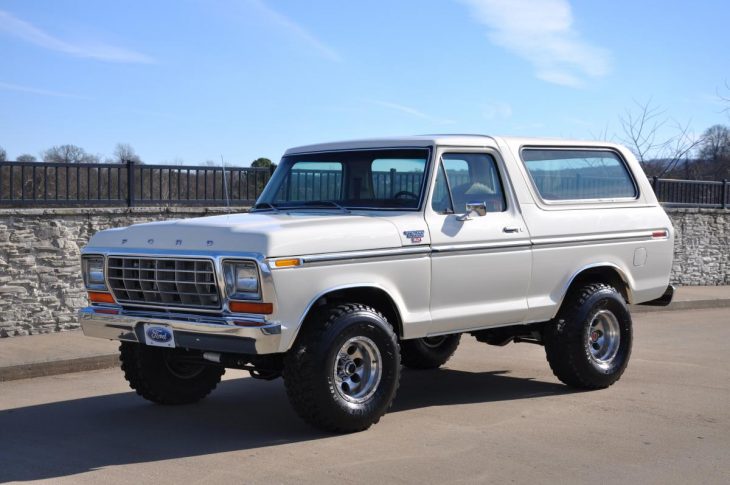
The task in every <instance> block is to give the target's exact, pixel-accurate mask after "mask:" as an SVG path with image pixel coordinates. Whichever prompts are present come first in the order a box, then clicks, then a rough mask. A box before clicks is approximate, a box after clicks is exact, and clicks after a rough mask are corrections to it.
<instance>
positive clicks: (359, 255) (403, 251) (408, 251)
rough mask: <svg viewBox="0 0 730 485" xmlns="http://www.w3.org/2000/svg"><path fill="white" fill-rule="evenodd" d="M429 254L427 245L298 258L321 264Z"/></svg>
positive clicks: (311, 255)
mask: <svg viewBox="0 0 730 485" xmlns="http://www.w3.org/2000/svg"><path fill="white" fill-rule="evenodd" d="M430 252H431V247H430V246H428V245H422V246H405V247H400V248H393V249H369V250H365V251H347V252H343V253H329V254H310V255H306V256H299V258H300V259H301V260H302V263H303V264H307V263H321V262H329V261H344V260H349V259H366V258H384V257H392V256H408V255H412V254H426V253H430Z"/></svg>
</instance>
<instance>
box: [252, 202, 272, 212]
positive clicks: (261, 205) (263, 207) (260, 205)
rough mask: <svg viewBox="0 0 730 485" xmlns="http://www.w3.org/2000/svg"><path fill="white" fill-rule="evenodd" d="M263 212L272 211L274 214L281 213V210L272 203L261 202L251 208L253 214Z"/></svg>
mask: <svg viewBox="0 0 730 485" xmlns="http://www.w3.org/2000/svg"><path fill="white" fill-rule="evenodd" d="M267 207H268V209H267ZM261 210H270V211H273V212H279V209H278V208H277V207H276V206H275V205H274V204H272V203H271V202H259V203H258V204H254V206H253V207H252V208H251V212H258V211H261Z"/></svg>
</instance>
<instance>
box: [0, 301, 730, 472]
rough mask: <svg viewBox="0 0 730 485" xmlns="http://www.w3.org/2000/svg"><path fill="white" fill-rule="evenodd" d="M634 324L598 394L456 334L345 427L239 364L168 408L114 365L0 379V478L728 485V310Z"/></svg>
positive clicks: (533, 350)
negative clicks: (628, 345)
mask: <svg viewBox="0 0 730 485" xmlns="http://www.w3.org/2000/svg"><path fill="white" fill-rule="evenodd" d="M634 324H635V343H634V352H633V355H632V357H631V362H630V364H629V367H628V369H627V371H626V373H625V374H624V376H623V378H622V379H621V380H620V381H619V382H618V383H616V384H615V385H614V386H612V387H611V388H609V389H606V390H601V391H593V392H575V391H573V390H571V389H569V388H567V387H565V386H563V385H562V384H560V383H559V382H558V381H557V380H556V379H555V378H554V377H553V376H552V374H551V373H550V369H549V367H548V365H547V362H546V361H545V356H544V351H543V349H542V347H539V346H536V345H531V344H518V345H508V346H506V347H490V346H487V345H485V344H480V343H478V342H476V341H475V340H474V339H473V338H471V337H464V338H463V341H462V345H461V347H460V348H459V350H458V351H457V353H456V355H455V356H454V358H453V359H452V360H451V361H449V362H448V363H447V365H446V366H445V368H443V369H441V370H436V371H418V372H417V371H408V370H405V371H404V372H403V376H402V381H401V388H400V390H399V392H398V396H397V398H396V401H395V403H394V405H393V409H392V410H391V412H390V413H388V414H387V415H386V416H385V417H384V418H383V419H382V420H381V422H380V423H379V424H377V425H375V426H373V427H372V428H371V429H370V430H368V431H365V432H362V433H356V434H351V435H344V436H338V435H331V434H326V433H322V432H319V431H317V430H315V429H312V428H311V427H309V426H308V425H306V424H304V423H303V422H301V421H300V420H299V419H298V418H297V417H296V415H295V414H294V413H293V411H292V410H291V408H290V407H289V404H288V402H287V400H286V395H285V392H284V387H283V383H282V381H281V380H277V381H273V382H264V381H258V380H254V379H252V378H249V377H246V374H245V373H242V372H238V371H229V372H228V373H227V374H226V378H225V380H224V382H222V383H221V385H220V387H219V389H217V390H216V391H214V392H213V394H211V395H210V396H209V397H208V398H207V399H206V400H204V401H202V402H200V403H198V404H194V405H189V406H178V407H164V406H158V405H154V404H150V403H148V402H146V401H144V400H142V399H141V398H140V397H138V396H137V395H136V394H135V393H134V392H132V391H131V390H130V389H129V388H128V387H127V385H126V382H125V381H124V380H123V378H122V375H121V372H120V371H119V370H118V369H104V370H96V371H89V372H79V373H71V374H61V375H56V376H50V377H39V378H35V379H22V380H14V381H8V382H0V482H8V481H10V482H13V481H17V482H30V481H44V482H47V483H74V484H75V483H105V484H115V483H120V484H127V483H203V482H205V483H236V484H240V483H266V484H274V483H317V484H327V483H341V482H349V483H363V484H373V483H377V484H385V483H387V484H390V483H500V484H501V483H589V482H590V483H642V484H652V483H657V484H659V483H661V484H667V483H682V484H684V483H723V484H725V483H729V482H730V310H728V308H717V309H704V310H692V311H681V310H680V311H671V312H652V313H641V314H636V315H635V317H634Z"/></svg>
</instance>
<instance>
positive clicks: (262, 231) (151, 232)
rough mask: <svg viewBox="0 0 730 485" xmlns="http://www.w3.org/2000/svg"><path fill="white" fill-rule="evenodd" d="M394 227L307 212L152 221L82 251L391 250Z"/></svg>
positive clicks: (102, 235) (395, 241) (103, 235)
mask: <svg viewBox="0 0 730 485" xmlns="http://www.w3.org/2000/svg"><path fill="white" fill-rule="evenodd" d="M401 241H402V238H401V236H400V234H399V230H398V227H397V226H396V225H395V224H394V223H393V222H391V221H390V220H388V219H386V218H384V217H373V216H367V217H366V216H359V215H354V214H330V213H316V214H313V213H311V212H309V213H307V212H292V213H280V214H275V213H256V214H231V215H222V216H213V217H200V218H195V219H181V220H176V221H163V222H151V223H146V224H136V225H133V226H129V227H124V228H118V229H108V230H106V231H101V232H98V233H96V234H95V235H94V236H93V237H92V238H91V240H90V241H89V244H88V246H87V247H86V250H87V251H89V250H93V248H107V249H108V248H114V249H118V250H119V251H120V252H130V253H133V252H134V251H135V249H144V250H155V249H160V250H180V251H191V252H197V251H212V252H219V251H220V252H223V251H234V252H255V253H261V254H263V255H264V256H266V257H279V256H298V255H303V254H317V253H331V252H340V251H357V250H364V249H380V248H394V247H400V246H401V245H402V242H401Z"/></svg>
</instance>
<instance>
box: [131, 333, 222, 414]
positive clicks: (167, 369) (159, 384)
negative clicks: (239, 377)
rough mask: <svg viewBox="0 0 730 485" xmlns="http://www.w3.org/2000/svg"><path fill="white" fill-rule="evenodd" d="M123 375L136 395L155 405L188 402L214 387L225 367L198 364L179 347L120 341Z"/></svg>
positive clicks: (198, 398) (197, 398)
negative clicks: (168, 347)
mask: <svg viewBox="0 0 730 485" xmlns="http://www.w3.org/2000/svg"><path fill="white" fill-rule="evenodd" d="M119 351H120V356H119V360H120V361H121V363H122V371H124V378H125V379H127V381H128V382H129V386H130V387H131V388H132V389H134V390H135V391H137V394H139V395H140V396H142V397H143V398H145V399H147V400H148V401H152V402H155V403H158V404H189V403H193V402H196V401H199V400H201V399H203V398H204V397H205V396H207V395H208V394H210V392H211V391H212V390H213V389H215V387H216V386H217V385H218V383H219V382H220V380H221V376H222V375H223V373H224V372H225V369H224V368H223V367H221V366H216V365H211V364H201V363H197V362H195V361H194V359H191V358H190V357H191V356H190V355H189V353H188V352H186V351H184V350H181V349H166V348H158V347H150V346H147V345H142V344H136V343H131V342H122V345H121V346H120V347H119Z"/></svg>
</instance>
